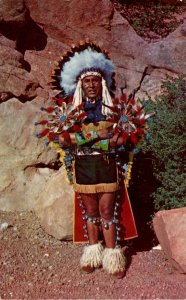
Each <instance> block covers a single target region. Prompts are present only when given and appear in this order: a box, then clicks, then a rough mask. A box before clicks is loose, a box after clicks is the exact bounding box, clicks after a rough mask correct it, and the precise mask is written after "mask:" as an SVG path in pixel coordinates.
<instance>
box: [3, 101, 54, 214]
mask: <svg viewBox="0 0 186 300" xmlns="http://www.w3.org/2000/svg"><path fill="white" fill-rule="evenodd" d="M37 101H38V103H39V102H40V101H41V100H40V99H39V97H38V98H37ZM37 111H38V104H36V103H34V102H27V103H24V104H23V103H21V102H20V101H18V100H17V99H16V98H12V99H11V100H9V101H6V102H3V103H2V104H1V109H0V129H1V137H0V165H1V176H0V209H1V210H21V209H31V208H32V207H33V206H34V203H35V200H36V199H37V197H38V195H39V194H40V192H41V191H42V189H44V188H45V186H46V185H47V182H48V181H49V179H50V177H51V175H52V174H53V173H54V172H55V170H54V169H53V168H52V161H53V162H54V161H55V160H56V152H55V151H51V150H50V151H49V149H47V147H46V146H45V145H44V142H43V143H42V142H38V140H37V139H36V138H35V137H34V130H35V128H34V124H33V123H34V120H36V116H37V114H36V112H37Z"/></svg>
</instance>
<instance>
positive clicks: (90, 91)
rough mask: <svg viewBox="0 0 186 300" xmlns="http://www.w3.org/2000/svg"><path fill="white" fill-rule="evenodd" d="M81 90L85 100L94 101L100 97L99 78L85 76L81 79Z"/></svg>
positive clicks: (100, 86)
mask: <svg viewBox="0 0 186 300" xmlns="http://www.w3.org/2000/svg"><path fill="white" fill-rule="evenodd" d="M82 88H83V91H84V94H85V96H86V97H87V98H89V99H90V100H95V99H96V98H97V97H98V96H101V91H102V85H101V78H100V77H98V76H95V75H90V76H86V77H85V78H83V79H82Z"/></svg>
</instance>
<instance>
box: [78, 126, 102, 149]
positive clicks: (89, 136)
mask: <svg viewBox="0 0 186 300" xmlns="http://www.w3.org/2000/svg"><path fill="white" fill-rule="evenodd" d="M96 138H98V135H97V132H96V131H95V130H90V131H88V132H83V131H82V132H80V133H76V134H75V139H76V143H77V145H78V146H81V145H84V144H86V143H88V142H91V141H93V140H95V139H96Z"/></svg>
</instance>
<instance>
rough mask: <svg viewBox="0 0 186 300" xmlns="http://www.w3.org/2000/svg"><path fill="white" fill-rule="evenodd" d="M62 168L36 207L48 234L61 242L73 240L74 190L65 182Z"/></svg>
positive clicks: (50, 182) (42, 194)
mask: <svg viewBox="0 0 186 300" xmlns="http://www.w3.org/2000/svg"><path fill="white" fill-rule="evenodd" d="M64 173H65V171H64V169H63V168H61V169H60V170H59V171H58V172H56V173H55V174H53V175H52V176H51V179H50V181H49V182H48V185H47V186H46V188H45V190H43V191H42V192H41V193H40V195H39V197H38V199H37V201H36V203H35V206H34V210H35V212H36V214H37V215H38V217H39V218H40V222H41V225H42V226H43V228H44V229H45V231H46V232H48V233H49V234H51V235H53V236H54V237H56V238H57V239H59V240H64V239H72V232H73V230H72V223H73V214H72V212H73V188H72V186H70V185H68V184H67V182H66V181H65V174H64Z"/></svg>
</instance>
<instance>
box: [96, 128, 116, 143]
mask: <svg viewBox="0 0 186 300" xmlns="http://www.w3.org/2000/svg"><path fill="white" fill-rule="evenodd" d="M97 135H98V138H99V139H100V140H106V139H111V138H112V137H113V128H110V129H109V128H106V129H100V130H98V131H97Z"/></svg>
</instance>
